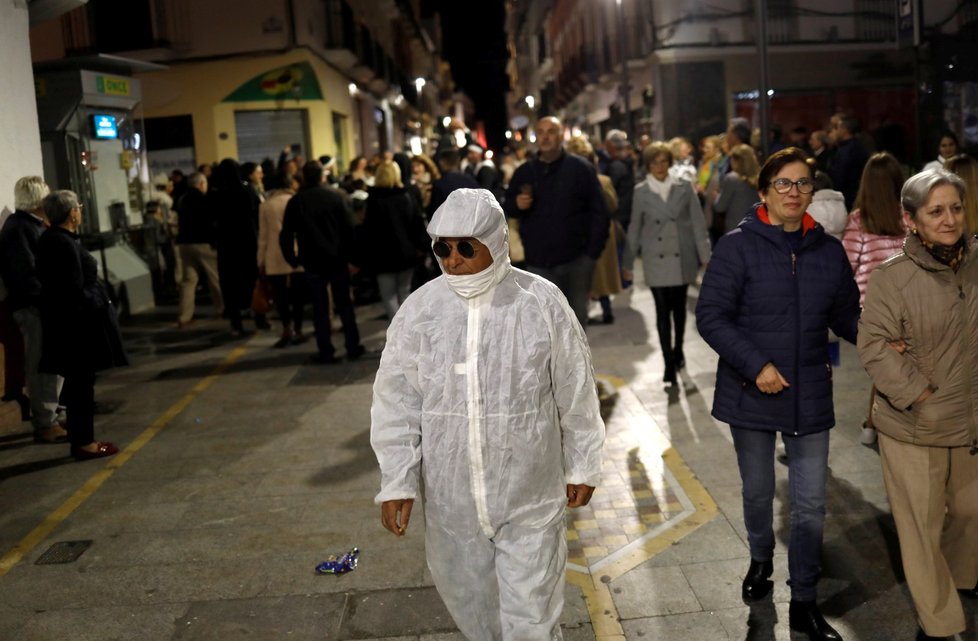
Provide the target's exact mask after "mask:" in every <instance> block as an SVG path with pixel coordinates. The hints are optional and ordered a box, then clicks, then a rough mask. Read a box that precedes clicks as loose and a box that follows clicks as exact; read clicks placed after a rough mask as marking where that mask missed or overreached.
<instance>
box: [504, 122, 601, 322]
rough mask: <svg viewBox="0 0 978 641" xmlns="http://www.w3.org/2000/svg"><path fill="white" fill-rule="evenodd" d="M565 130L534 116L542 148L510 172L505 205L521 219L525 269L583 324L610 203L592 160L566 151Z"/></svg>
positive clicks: (559, 123)
mask: <svg viewBox="0 0 978 641" xmlns="http://www.w3.org/2000/svg"><path fill="white" fill-rule="evenodd" d="M563 133H564V127H563V125H562V124H561V122H560V120H558V119H557V118H554V117H553V116H547V117H545V118H541V119H540V120H539V121H537V127H536V136H537V145H538V146H539V147H540V153H539V155H538V157H537V158H535V159H533V160H530V161H528V162H526V163H524V164H522V165H520V167H519V169H517V170H516V171H515V172H513V178H512V179H511V180H510V181H509V189H507V191H506V200H505V202H504V204H503V208H504V209H505V211H506V216H507V217H508V218H516V219H517V220H519V221H520V236H521V237H522V239H523V248H524V250H525V252H526V270H527V271H529V272H532V273H534V274H537V275H538V276H543V277H544V278H546V279H547V280H549V281H550V282H552V283H554V284H555V285H557V287H559V288H560V291H562V292H563V293H564V296H565V297H566V298H567V302H568V303H570V306H571V309H573V310H574V315H575V316H577V319H578V320H579V321H581V326H583V327H587V307H588V299H589V297H588V293H589V291H590V289H591V276H592V273H593V271H594V263H595V261H597V260H598V258H599V257H600V256H601V252H602V251H604V245H605V242H606V241H607V240H608V224H609V218H608V208H607V205H605V202H604V196H603V195H602V192H601V184H600V183H599V182H598V176H597V172H596V171H595V169H594V167H593V166H592V165H591V163H589V162H588V161H586V160H584V159H583V158H580V157H578V156H574V155H571V154H567V153H564V149H563V147H562V146H561V141H562V140H563Z"/></svg>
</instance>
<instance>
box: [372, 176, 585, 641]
mask: <svg viewBox="0 0 978 641" xmlns="http://www.w3.org/2000/svg"><path fill="white" fill-rule="evenodd" d="M428 233H429V235H431V237H432V238H433V239H434V240H437V239H438V238H453V237H454V238H464V237H472V238H476V239H477V240H479V241H480V242H482V243H483V244H484V245H486V246H487V247H488V248H489V250H490V253H491V255H492V258H493V264H492V265H490V266H489V267H487V268H486V269H485V270H483V272H480V273H479V274H475V275H471V276H442V277H440V278H437V279H435V280H433V281H430V282H428V283H427V284H426V285H424V286H423V287H422V288H420V289H419V290H418V291H416V292H414V293H413V294H412V295H411V296H410V297H409V298H408V299H407V300H406V301H405V302H404V305H403V306H402V307H401V308H400V310H399V311H398V313H397V315H396V316H395V317H394V319H393V322H392V323H391V326H390V328H389V329H388V331H387V345H386V348H385V349H384V353H383V357H382V358H381V362H380V368H379V370H378V372H377V378H376V380H375V382H374V396H373V406H372V408H371V435H370V441H371V445H372V446H373V449H374V452H375V453H376V455H377V459H378V461H379V462H380V468H381V473H382V481H381V490H380V493H379V494H378V495H377V497H376V499H375V500H376V502H377V503H378V504H381V503H383V502H384V501H390V500H399V499H416V498H419V497H420V496H421V495H422V492H423V497H424V511H425V519H426V538H425V548H426V550H427V560H428V567H429V568H430V569H431V573H432V576H433V577H434V580H435V586H436V587H437V589H438V592H439V594H440V595H441V597H442V599H443V600H444V601H445V604H446V605H447V606H448V610H449V612H451V614H452V617H453V618H454V619H455V623H456V624H457V625H458V627H459V629H460V630H461V631H462V633H463V634H464V635H465V636H466V637H467V638H468V639H470V641H499V640H500V639H502V640H504V641H517V640H518V641H529V640H541V641H542V640H545V639H557V640H559V639H560V638H561V633H560V625H559V618H560V613H561V610H562V608H563V600H564V597H563V583H564V570H565V565H566V560H567V543H566V532H565V527H564V520H563V516H564V509H565V506H566V504H567V487H566V486H567V484H585V485H590V486H596V485H597V484H598V480H599V478H600V472H601V447H602V444H603V442H604V423H603V422H602V419H601V416H600V412H599V407H598V398H597V393H596V389H595V383H594V374H593V371H592V366H591V354H590V350H589V348H588V344H587V341H586V339H585V336H584V332H583V330H582V328H581V325H580V323H579V322H578V321H577V318H576V317H575V316H574V312H573V311H572V310H571V308H570V306H569V305H568V304H567V301H566V299H565V298H564V296H563V294H561V292H560V290H558V289H557V287H556V286H555V285H553V284H552V283H550V282H548V281H546V280H544V279H543V278H541V277H539V276H535V275H533V274H530V273H528V272H525V271H522V270H520V269H516V268H515V267H513V266H512V265H511V264H510V261H509V246H508V242H507V233H508V230H507V225H506V220H505V217H504V215H503V211H502V209H501V208H500V206H499V204H498V203H497V202H496V200H495V198H493V196H492V194H491V193H490V192H488V191H486V190H482V189H459V190H456V191H454V192H452V193H451V194H450V195H449V197H448V199H447V200H446V201H445V203H444V204H443V205H442V206H441V207H439V208H438V210H437V211H436V212H435V215H434V217H433V219H432V221H431V223H430V224H429V225H428ZM443 269H444V268H443ZM422 478H423V479H424V483H423V484H422ZM422 485H423V490H422Z"/></svg>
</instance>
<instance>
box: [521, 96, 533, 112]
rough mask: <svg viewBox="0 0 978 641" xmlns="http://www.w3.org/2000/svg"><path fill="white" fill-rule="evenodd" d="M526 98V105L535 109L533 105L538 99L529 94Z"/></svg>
mask: <svg viewBox="0 0 978 641" xmlns="http://www.w3.org/2000/svg"><path fill="white" fill-rule="evenodd" d="M524 100H526V106H527V107H529V108H530V109H533V105H535V104H536V100H534V99H533V96H527V97H526V98H524Z"/></svg>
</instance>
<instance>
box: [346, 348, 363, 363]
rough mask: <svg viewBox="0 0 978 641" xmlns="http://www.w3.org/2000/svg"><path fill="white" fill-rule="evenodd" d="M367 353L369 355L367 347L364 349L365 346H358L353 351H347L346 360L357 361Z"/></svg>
mask: <svg viewBox="0 0 978 641" xmlns="http://www.w3.org/2000/svg"><path fill="white" fill-rule="evenodd" d="M366 353H367V348H366V347H364V346H363V345H357V346H356V347H354V348H353V349H351V350H347V352H346V358H347V360H350V361H355V360H357V359H358V358H360V357H361V356H363V355H364V354H366Z"/></svg>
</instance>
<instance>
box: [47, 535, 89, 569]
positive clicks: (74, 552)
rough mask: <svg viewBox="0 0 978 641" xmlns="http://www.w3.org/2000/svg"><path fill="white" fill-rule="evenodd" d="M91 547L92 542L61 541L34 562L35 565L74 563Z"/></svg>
mask: <svg viewBox="0 0 978 641" xmlns="http://www.w3.org/2000/svg"><path fill="white" fill-rule="evenodd" d="M91 545H92V541H61V542H60V543H55V544H54V545H52V546H51V547H49V548H48V549H47V552H45V553H44V554H42V555H41V556H40V558H38V559H37V561H35V562H34V565H56V564H59V563H74V562H75V561H77V560H78V557H80V556H81V555H82V554H83V553H84V552H85V550H87V549H88V548H89V546H91Z"/></svg>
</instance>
